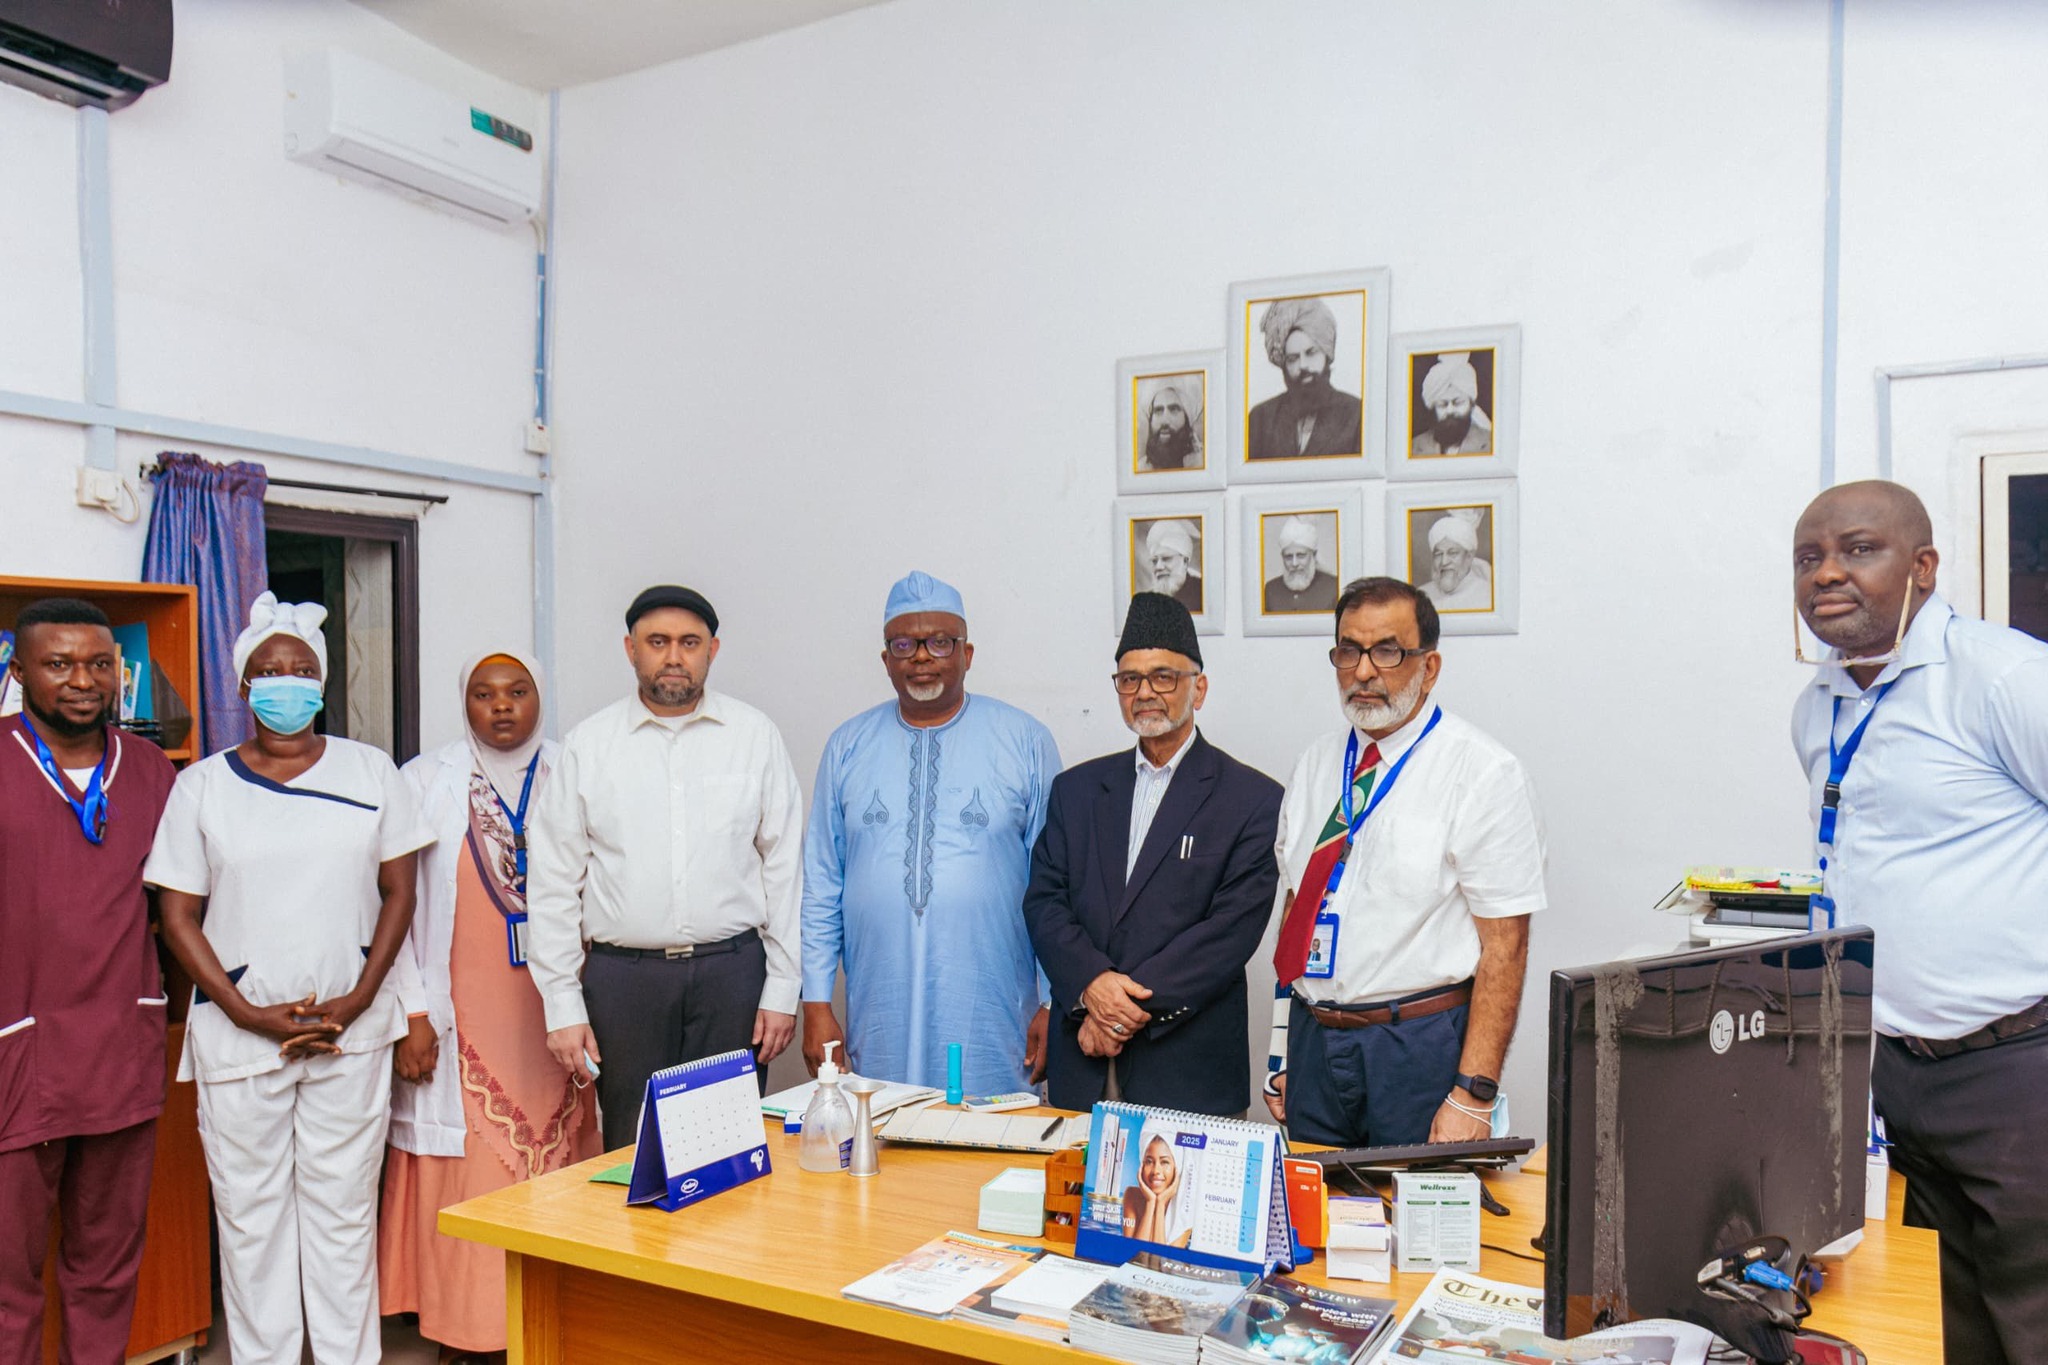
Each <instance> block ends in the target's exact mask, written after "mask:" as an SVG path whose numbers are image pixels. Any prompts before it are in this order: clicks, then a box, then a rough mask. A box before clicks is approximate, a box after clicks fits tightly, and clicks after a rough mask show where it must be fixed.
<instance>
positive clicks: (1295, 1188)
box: [1280, 1157, 1330, 1247]
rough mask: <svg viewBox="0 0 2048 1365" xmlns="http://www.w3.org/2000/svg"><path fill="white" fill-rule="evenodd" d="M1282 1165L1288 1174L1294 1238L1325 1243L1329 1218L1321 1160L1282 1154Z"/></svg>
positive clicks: (1307, 1243)
mask: <svg viewBox="0 0 2048 1365" xmlns="http://www.w3.org/2000/svg"><path fill="white" fill-rule="evenodd" d="M1280 1165H1281V1168H1282V1170H1283V1171H1284V1172H1285V1174H1286V1178H1287V1221H1288V1222H1289V1223H1291V1224H1292V1225H1293V1227H1294V1240H1295V1241H1297V1242H1299V1243H1300V1244H1301V1245H1303V1246H1305V1247H1319V1246H1323V1245H1325V1237H1326V1235H1327V1233H1328V1232H1329V1227H1330V1220H1329V1215H1328V1213H1327V1212H1326V1210H1325V1208H1324V1202H1325V1197H1326V1196H1325V1192H1324V1189H1323V1168H1322V1164H1321V1163H1320V1162H1315V1161H1302V1160H1299V1159H1297V1158H1294V1157H1283V1158H1281V1161H1280Z"/></svg>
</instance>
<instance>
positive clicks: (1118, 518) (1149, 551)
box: [1109, 493, 1230, 635]
mask: <svg viewBox="0 0 2048 1365" xmlns="http://www.w3.org/2000/svg"><path fill="white" fill-rule="evenodd" d="M1223 517H1224V512H1223V495H1222V494H1221V493H1208V494H1201V495H1195V496H1189V495H1186V494H1182V495H1178V496H1174V497H1162V498H1118V499H1117V500H1116V503H1115V514H1114V517H1113V518H1112V520H1111V522H1110V528H1109V534H1110V560H1111V563H1112V577H1113V582H1114V588H1113V591H1114V594H1115V595H1114V596H1113V597H1112V598H1111V599H1110V601H1111V611H1110V625H1111V627H1112V629H1114V630H1115V631H1117V632H1118V633H1121V632H1122V631H1123V628H1124V613H1125V611H1126V610H1128V608H1129V603H1130V600H1131V594H1133V593H1139V592H1163V593H1165V594H1166V595H1167V596H1168V597H1172V598H1176V599H1178V600H1179V601H1180V602H1181V603H1182V604H1183V605H1185V606H1186V607H1187V609H1188V614H1189V615H1191V616H1193V617H1194V618H1195V634H1197V635H1221V634H1222V633H1223V620H1224V613H1225V611H1226V609H1227V608H1228V607H1229V599H1230V586H1229V585H1230V570H1229V560H1230V555H1229V551H1228V548H1227V542H1228V541H1229V539H1230V536H1229V533H1228V532H1227V531H1226V530H1225V529H1224V525H1223Z"/></svg>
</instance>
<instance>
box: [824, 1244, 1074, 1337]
mask: <svg viewBox="0 0 2048 1365" xmlns="http://www.w3.org/2000/svg"><path fill="white" fill-rule="evenodd" d="M1044 1254H1045V1253H1044V1252H1043V1251H1041V1250H1039V1249H1038V1248H1037V1247H1026V1246H1011V1245H1010V1244H1008V1243H1007V1242H990V1241H986V1240H984V1239H982V1238H980V1237H970V1236H968V1235H967V1234H966V1233H964V1232H949V1233H947V1234H946V1235H945V1236H944V1237H938V1238H934V1239H933V1240H931V1241H929V1242H926V1243H925V1244H924V1245H923V1246H921V1247H919V1248H918V1249H917V1250H915V1251H913V1252H911V1253H910V1254H909V1255H908V1256H905V1257H903V1258H901V1259H900V1260H895V1261H891V1262H890V1263H889V1264H888V1265H885V1266H883V1267H882V1268H881V1269H880V1270H877V1271H876V1272H875V1273H874V1274H872V1275H864V1276H862V1277H861V1278H860V1279H858V1280H855V1281H854V1282H853V1283H852V1284H850V1285H848V1286H846V1288H844V1289H842V1290H840V1291H839V1292H840V1293H842V1294H844V1295H845V1296H846V1297H847V1298H849V1299H861V1300H864V1301H865V1302H868V1303H879V1304H882V1305H883V1306H885V1307H888V1308H901V1309H903V1310H904V1311H906V1312H910V1313H922V1314H924V1315H925V1316H926V1317H934V1318H936V1317H943V1316H944V1315H945V1314H947V1313H950V1312H952V1311H953V1309H954V1308H955V1307H957V1306H958V1305H959V1304H960V1302H961V1301H962V1300H963V1299H966V1298H967V1297H969V1296H970V1295H972V1294H973V1293H974V1291H975V1290H977V1289H980V1288H981V1287H982V1286H983V1285H986V1284H988V1283H990V1282H991V1281H994V1280H997V1279H1000V1278H1001V1277H1002V1276H1004V1275H1006V1274H1008V1273H1009V1272H1010V1271H1011V1270H1013V1269H1015V1268H1016V1267H1017V1266H1020V1265H1028V1264H1029V1263H1030V1262H1032V1261H1034V1260H1036V1259H1038V1258H1039V1257H1040V1256H1042V1255H1044Z"/></svg>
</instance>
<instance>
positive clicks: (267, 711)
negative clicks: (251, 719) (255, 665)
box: [249, 678, 325, 735]
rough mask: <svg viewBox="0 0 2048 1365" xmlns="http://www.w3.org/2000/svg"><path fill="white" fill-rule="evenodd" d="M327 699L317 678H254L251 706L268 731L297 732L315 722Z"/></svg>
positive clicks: (250, 686)
mask: <svg viewBox="0 0 2048 1365" xmlns="http://www.w3.org/2000/svg"><path fill="white" fill-rule="evenodd" d="M324 702H325V699H324V698H323V697H322V696H321V695H320V680H319V679H318V678H251V679H250V680H249V709H250V710H251V711H254V712H255V713H256V719H258V720H260V721H262V722H263V727H264V728H265V729H266V730H270V731H273V732H275V733H277V734H280V735H295V734H297V733H298V732H299V731H301V730H303V729H305V728H306V727H307V726H308V725H311V724H312V723H313V717H315V716H317V715H319V714H320V708H321V706H322V705H323V704H324Z"/></svg>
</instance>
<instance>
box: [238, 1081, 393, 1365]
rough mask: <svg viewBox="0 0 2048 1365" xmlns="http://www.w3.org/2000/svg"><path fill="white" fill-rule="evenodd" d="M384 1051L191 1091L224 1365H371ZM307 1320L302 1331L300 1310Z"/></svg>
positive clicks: (386, 1113)
mask: <svg viewBox="0 0 2048 1365" xmlns="http://www.w3.org/2000/svg"><path fill="white" fill-rule="evenodd" d="M390 1124H391V1049H390V1048H388V1047H383V1048H379V1049H377V1050H376V1051H375V1052H364V1053H356V1054H352V1055H342V1056H327V1057H309V1058H306V1059H304V1060H301V1061H294V1062H287V1063H285V1065H284V1067H283V1068H282V1069H281V1070H278V1071H266V1072H264V1073H263V1074H262V1075H260V1076H246V1077H243V1078H242V1079H240V1080H234V1081H202V1082H200V1084H199V1138H200V1142H201V1143H202V1145H203V1146H204V1147H205V1149H206V1170H207V1174H208V1175H210V1176H211V1177H212V1179H213V1205H214V1209H215V1212H216V1215H217V1219H218V1223H219V1228H220V1280H221V1297H222V1299H223V1300H224V1301H225V1304H226V1307H227V1315H228V1345H229V1348H230V1350H231V1353H232V1354H233V1356H234V1361H235V1365H299V1360H300V1346H301V1342H302V1340H310V1341H311V1343H312V1347H313V1359H314V1360H315V1361H316V1362H318V1365H377V1363H378V1361H379V1360H380V1359H381V1358H382V1346H381V1344H380V1341H379V1335H378V1326H377V1182H378V1176H379V1173H380V1171H381V1169H382V1166H383V1160H384V1137H385V1133H386V1131H387V1129H388V1128H389V1127H390ZM302 1296H303V1299H304V1304H305V1316H304V1321H303V1331H302V1329H301V1319H300V1300H301V1297H302Z"/></svg>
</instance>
